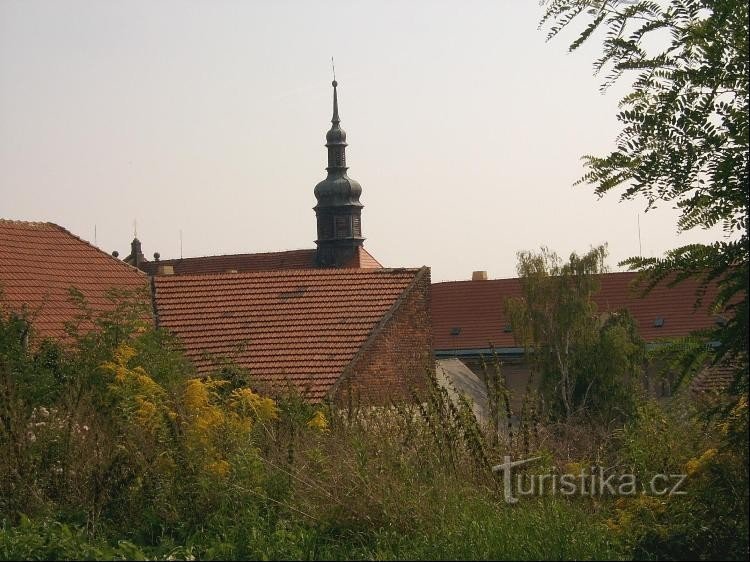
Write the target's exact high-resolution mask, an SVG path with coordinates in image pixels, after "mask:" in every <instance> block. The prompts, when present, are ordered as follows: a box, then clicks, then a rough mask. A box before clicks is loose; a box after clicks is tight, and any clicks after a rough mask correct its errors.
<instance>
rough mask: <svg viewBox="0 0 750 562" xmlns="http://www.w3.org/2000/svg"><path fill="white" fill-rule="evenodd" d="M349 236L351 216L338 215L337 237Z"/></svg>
mask: <svg viewBox="0 0 750 562" xmlns="http://www.w3.org/2000/svg"><path fill="white" fill-rule="evenodd" d="M349 236H350V223H349V217H336V238H348V237H349Z"/></svg>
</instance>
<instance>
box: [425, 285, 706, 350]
mask: <svg viewBox="0 0 750 562" xmlns="http://www.w3.org/2000/svg"><path fill="white" fill-rule="evenodd" d="M636 275H637V274H636V273H632V272H625V273H608V274H605V275H602V278H601V290H600V291H599V293H598V294H597V295H596V296H595V297H594V299H595V301H596V303H597V305H598V308H599V311H600V312H605V311H613V310H617V309H620V308H627V309H628V310H629V311H630V313H631V314H632V315H633V316H634V318H635V320H636V322H637V323H638V326H639V330H640V334H641V337H642V338H643V339H644V340H646V341H648V342H651V341H656V340H659V339H663V338H671V337H679V336H686V335H688V334H689V333H690V332H692V331H695V330H699V329H704V328H711V327H712V326H714V325H715V318H714V316H713V315H712V314H710V313H709V311H708V308H707V306H705V305H706V304H707V303H709V302H710V300H711V295H710V294H709V295H706V298H705V299H704V306H703V307H702V308H699V309H697V310H696V309H695V308H694V303H695V292H696V289H697V288H698V284H697V282H695V281H690V280H688V281H685V282H683V283H680V284H678V285H676V286H674V287H667V286H666V285H659V286H657V287H655V288H654V289H653V291H651V292H650V293H649V294H648V295H647V296H645V297H640V296H639V294H638V293H637V292H636V291H634V290H633V289H632V288H631V284H632V282H633V280H634V279H635V277H636ZM520 295H521V286H520V284H519V280H518V279H493V280H487V281H451V282H446V283H435V284H433V285H432V324H433V333H434V338H435V349H437V350H459V349H462V350H468V349H486V348H488V347H489V345H490V344H492V345H493V346H495V347H498V348H502V347H506V348H507V347H517V346H518V344H517V342H516V341H515V338H514V336H513V333H512V332H509V331H506V326H508V325H509V320H508V318H507V317H506V315H505V311H504V303H505V299H506V298H507V297H518V296H520ZM657 318H661V319H663V324H662V326H660V327H658V326H656V325H655V321H656V319H657ZM455 331H459V333H458V334H456V335H453V334H452V332H455Z"/></svg>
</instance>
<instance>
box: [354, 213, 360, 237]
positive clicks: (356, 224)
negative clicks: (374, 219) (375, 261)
mask: <svg viewBox="0 0 750 562" xmlns="http://www.w3.org/2000/svg"><path fill="white" fill-rule="evenodd" d="M352 234H353V235H354V236H357V237H359V236H362V219H361V218H360V217H352Z"/></svg>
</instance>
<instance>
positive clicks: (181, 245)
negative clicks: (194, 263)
mask: <svg viewBox="0 0 750 562" xmlns="http://www.w3.org/2000/svg"><path fill="white" fill-rule="evenodd" d="M180 259H182V229H180Z"/></svg>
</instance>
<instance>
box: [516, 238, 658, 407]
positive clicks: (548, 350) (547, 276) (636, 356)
mask: <svg viewBox="0 0 750 562" xmlns="http://www.w3.org/2000/svg"><path fill="white" fill-rule="evenodd" d="M606 255H607V251H606V248H605V247H604V246H599V247H597V248H593V249H591V251H589V252H588V253H586V254H584V255H582V256H578V255H577V254H575V253H573V254H571V255H570V258H569V260H568V261H567V262H565V263H563V261H562V260H561V259H560V257H559V256H558V255H557V254H555V253H554V252H551V251H550V250H548V249H546V248H542V250H541V252H539V253H533V252H519V254H518V266H517V269H518V276H519V279H520V283H521V293H522V296H521V297H520V298H515V297H511V298H509V299H507V300H506V310H507V313H508V315H509V317H510V321H511V326H512V328H513V333H514V334H515V336H516V338H517V340H518V341H519V343H521V344H522V345H523V346H524V348H525V349H526V351H527V357H528V359H529V361H530V363H531V365H532V368H533V369H534V372H536V373H539V374H540V375H541V377H542V380H541V383H542V384H541V388H542V396H543V398H544V399H545V402H546V403H547V404H548V406H549V407H548V409H547V413H548V414H550V415H551V417H553V418H554V417H562V418H564V419H566V420H570V419H571V418H572V417H574V416H576V415H580V414H587V415H589V416H593V417H596V418H598V419H599V420H601V421H609V420H612V419H616V418H622V417H627V416H628V415H629V413H630V412H631V410H632V409H633V407H634V406H635V397H636V395H637V391H636V388H637V386H636V385H637V380H638V376H639V375H640V374H641V373H642V368H643V360H644V357H645V346H644V344H643V342H642V340H641V339H640V338H639V337H638V335H637V330H636V328H635V324H634V322H633V320H632V318H631V317H630V315H629V314H628V313H627V312H626V311H619V312H614V313H608V314H600V313H599V312H598V310H597V306H596V303H595V302H594V298H593V297H594V295H595V294H596V292H597V291H598V290H599V285H600V284H599V275H600V274H601V273H604V272H606V268H605V266H604V258H605V257H606Z"/></svg>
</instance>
